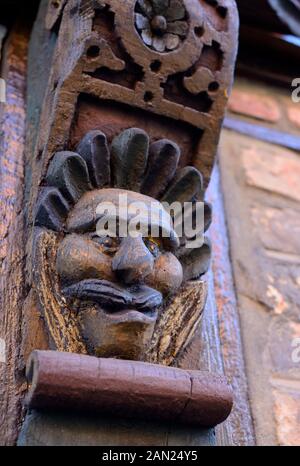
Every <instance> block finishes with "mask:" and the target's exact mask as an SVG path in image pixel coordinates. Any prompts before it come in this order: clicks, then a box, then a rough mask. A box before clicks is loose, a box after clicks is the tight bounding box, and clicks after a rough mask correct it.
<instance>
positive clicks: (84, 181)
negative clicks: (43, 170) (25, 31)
mask: <svg viewBox="0 0 300 466" xmlns="http://www.w3.org/2000/svg"><path fill="white" fill-rule="evenodd" d="M47 184H48V185H49V186H55V187H56V188H58V189H59V190H60V192H61V193H62V194H63V195H64V196H65V198H66V199H67V200H68V201H70V202H72V203H75V202H76V201H78V199H79V198H80V197H81V196H82V194H83V193H85V192H86V191H89V190H90V189H92V186H91V183H90V177H89V172H88V168H87V165H86V163H85V161H84V160H83V159H82V157H80V156H79V155H78V154H76V153H75V152H67V151H66V152H57V153H56V154H55V156H54V157H53V159H52V161H51V163H50V165H49V168H48V172H47Z"/></svg>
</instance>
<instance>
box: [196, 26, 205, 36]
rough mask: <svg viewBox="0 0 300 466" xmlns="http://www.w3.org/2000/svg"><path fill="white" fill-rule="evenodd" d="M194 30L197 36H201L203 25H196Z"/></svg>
mask: <svg viewBox="0 0 300 466" xmlns="http://www.w3.org/2000/svg"><path fill="white" fill-rule="evenodd" d="M194 31H195V34H196V36H197V37H202V36H203V34H204V32H205V31H204V27H202V26H196V27H195V29H194Z"/></svg>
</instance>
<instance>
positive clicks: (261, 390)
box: [220, 80, 300, 445]
mask: <svg viewBox="0 0 300 466" xmlns="http://www.w3.org/2000/svg"><path fill="white" fill-rule="evenodd" d="M229 116H230V117H232V118H235V119H238V120H239V121H243V122H248V123H252V124H255V125H260V126H263V127H264V128H267V129H272V130H276V131H280V132H283V133H285V134H288V135H291V136H296V137H297V136H299V142H300V131H299V129H300V103H298V104H297V103H293V101H292V99H291V94H290V93H288V92H285V91H283V90H281V89H277V88H271V87H268V86H264V85H261V84H255V83H253V82H249V81H247V80H237V82H236V85H235V88H234V91H233V94H232V97H231V100H230V104H229ZM287 140H288V139H287ZM279 142H280V141H279ZM220 168H221V179H222V187H223V193H224V198H225V206H226V207H225V208H226V217H227V222H228V228H229V236H230V251H231V257H232V263H233V269H234V278H235V285H236V290H237V297H238V304H239V314H240V320H241V327H242V340H243V348H244V353H245V361H246V371H247V378H248V382H249V391H250V401H251V409H252V414H253V419H254V426H255V435H256V441H257V444H259V445H300V202H299V201H300V154H299V152H297V151H293V150H290V149H288V148H286V147H284V138H283V139H282V143H280V145H276V144H273V143H267V142H263V141H260V140H258V139H256V138H255V137H253V136H252V135H251V133H249V134H248V135H245V134H244V135H242V134H239V133H238V132H234V131H229V130H224V131H223V136H222V140H221V146H220Z"/></svg>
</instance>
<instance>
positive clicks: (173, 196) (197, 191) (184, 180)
mask: <svg viewBox="0 0 300 466" xmlns="http://www.w3.org/2000/svg"><path fill="white" fill-rule="evenodd" d="M202 190H203V178H202V175H201V174H200V173H199V171H198V170H197V169H196V168H194V167H185V168H182V169H181V170H180V171H179V172H178V174H177V176H176V178H175V180H174V182H173V183H172V185H171V186H170V187H169V189H168V191H167V192H166V194H165V195H164V196H163V198H162V200H163V201H165V202H168V203H169V204H172V202H174V201H178V202H180V203H181V204H183V203H184V202H191V201H192V200H193V199H195V198H198V197H199V196H200V195H201V192H202Z"/></svg>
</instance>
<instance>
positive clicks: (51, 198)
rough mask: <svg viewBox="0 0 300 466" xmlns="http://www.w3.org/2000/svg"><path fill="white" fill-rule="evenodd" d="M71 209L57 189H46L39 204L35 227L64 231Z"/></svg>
mask: <svg viewBox="0 0 300 466" xmlns="http://www.w3.org/2000/svg"><path fill="white" fill-rule="evenodd" d="M69 209H70V206H69V204H68V203H67V201H66V200H65V198H64V197H63V196H62V194H61V193H60V191H59V190H58V189H57V188H52V187H51V188H50V187H49V188H44V189H43V191H42V192H41V194H40V199H39V202H38V204H37V210H36V215H35V220H34V225H35V226H44V227H46V228H49V229H50V230H54V231H62V230H63V229H64V222H65V219H66V217H67V215H68V213H69Z"/></svg>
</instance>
